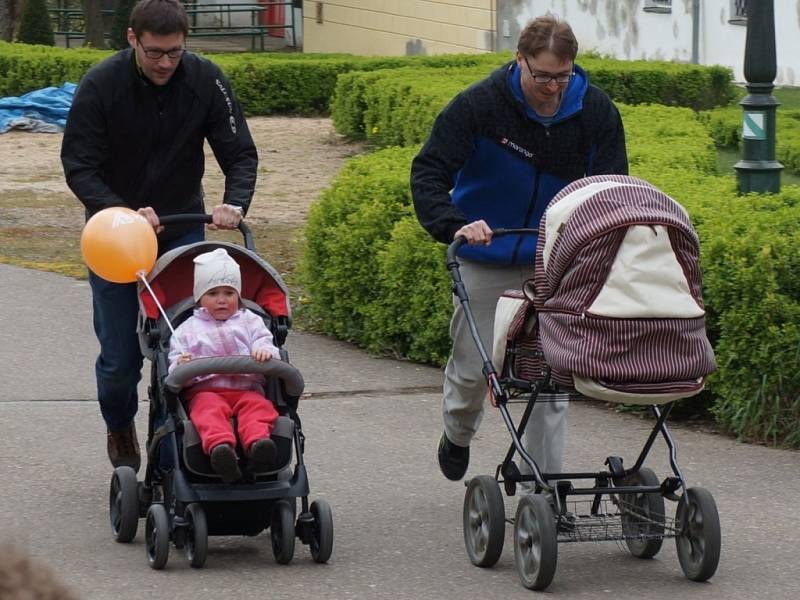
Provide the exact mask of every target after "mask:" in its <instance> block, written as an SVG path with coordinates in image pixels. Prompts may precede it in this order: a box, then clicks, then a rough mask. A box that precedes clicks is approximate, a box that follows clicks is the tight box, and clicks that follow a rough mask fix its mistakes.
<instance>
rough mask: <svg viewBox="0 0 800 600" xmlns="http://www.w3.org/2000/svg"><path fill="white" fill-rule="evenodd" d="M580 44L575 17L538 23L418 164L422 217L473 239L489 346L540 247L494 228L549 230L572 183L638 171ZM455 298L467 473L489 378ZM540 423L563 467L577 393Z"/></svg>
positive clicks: (461, 459) (454, 406)
mask: <svg viewBox="0 0 800 600" xmlns="http://www.w3.org/2000/svg"><path fill="white" fill-rule="evenodd" d="M577 52H578V42H577V40H576V39H575V36H574V34H573V32H572V29H571V28H570V26H569V25H568V24H567V23H565V22H563V21H560V20H558V19H557V18H555V17H553V16H550V15H548V16H544V17H539V18H537V19H535V20H533V21H531V22H530V23H528V25H527V26H526V27H525V29H524V30H523V31H522V34H521V35H520V39H519V42H518V45H517V54H516V60H515V61H514V62H511V63H509V64H508V65H506V66H504V67H502V68H500V69H498V70H496V71H495V72H494V73H492V74H491V75H490V76H489V77H488V78H486V79H485V80H483V81H480V82H478V83H476V84H475V85H473V86H471V87H470V88H468V89H467V90H465V91H463V92H461V93H460V94H458V95H457V96H456V97H455V98H454V99H453V100H452V101H451V102H450V104H449V105H448V106H447V107H446V108H445V109H444V110H443V111H442V112H441V114H439V116H438V117H437V119H436V122H435V123H434V126H433V131H432V132H431V135H430V137H429V138H428V140H427V142H426V143H425V145H424V146H423V148H422V150H421V151H420V153H419V154H418V155H417V156H416V158H415V159H414V162H413V165H412V170H411V190H412V195H413V199H414V208H415V210H416V213H417V217H418V219H419V221H420V223H421V224H422V226H423V227H424V228H425V229H426V230H427V231H428V232H429V233H430V234H431V235H432V236H433V237H434V238H435V239H436V240H438V241H440V242H443V243H446V244H449V243H450V242H452V241H453V240H454V239H455V238H456V237H459V236H463V237H465V238H466V240H467V242H468V245H464V246H462V248H461V250H460V253H459V256H460V258H461V261H460V262H461V275H462V279H463V280H464V283H465V286H466V288H467V292H468V294H469V296H470V306H471V308H472V309H473V312H474V314H475V318H476V322H477V326H478V332H479V334H480V337H481V340H482V341H483V343H484V344H485V345H486V347H487V348H491V344H492V341H493V320H494V311H495V306H496V304H497V299H498V298H499V296H500V295H501V294H502V293H503V291H504V290H506V289H521V287H522V284H523V282H524V281H525V280H526V279H528V278H529V277H531V276H532V274H533V262H534V256H535V250H536V236H535V235H529V236H504V237H498V238H497V239H496V240H493V239H492V230H493V229H496V228H500V227H502V228H516V227H530V228H538V226H539V220H540V219H541V217H542V214H543V213H544V210H545V208H546V207H547V204H548V202H549V201H550V200H551V199H552V198H553V196H555V195H556V194H557V193H558V192H559V191H560V190H561V189H562V188H563V187H564V186H565V185H567V184H568V183H570V182H571V181H574V180H576V179H579V178H581V177H585V176H589V175H599V174H605V173H617V174H627V172H628V160H627V154H626V151H625V136H624V132H623V128H622V121H621V119H620V116H619V112H618V111H617V109H616V107H615V106H614V104H613V103H612V102H611V100H610V99H609V98H608V96H607V95H606V94H605V93H604V92H602V91H601V90H600V89H599V88H597V87H595V86H593V85H590V84H589V78H588V76H587V74H586V72H585V71H583V69H581V68H580V67H579V66H577V65H576V64H575V62H574V61H575V57H576V55H577ZM454 307H455V310H454V313H453V318H452V321H451V323H450V335H451V338H452V340H453V347H452V352H451V355H450V359H449V361H448V363H447V367H446V369H445V382H444V399H443V417H444V433H443V435H442V437H441V440H440V442H439V449H438V459H439V466H440V468H441V470H442V473H443V474H444V475H445V477H447V478H448V479H452V480H459V479H461V478H462V477H463V476H464V474H465V473H466V470H467V467H468V464H469V445H470V441H471V440H472V437H473V436H474V435H475V432H476V431H477V429H478V427H479V425H480V421H481V418H482V415H483V405H484V401H485V399H486V385H485V378H484V375H483V372H482V364H481V359H480V356H479V354H478V352H477V349H476V348H475V345H474V342H473V340H472V337H471V335H470V331H469V328H468V326H467V322H466V319H465V318H464V313H463V310H462V309H461V306H460V302H458V301H457V299H456V301H454ZM490 354H491V352H490ZM529 423H530V424H529V426H528V428H527V431H526V447H527V449H528V451H529V453H531V455H532V457H533V458H534V460H536V462H537V464H538V466H539V468H540V469H541V471H542V472H551V473H552V472H557V471H560V470H561V454H562V450H563V444H564V429H565V424H566V403H565V402H550V403H539V404H537V405H536V408H535V410H534V413H533V415H532V416H531V419H530V421H529Z"/></svg>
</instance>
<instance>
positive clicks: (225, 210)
mask: <svg viewBox="0 0 800 600" xmlns="http://www.w3.org/2000/svg"><path fill="white" fill-rule="evenodd" d="M243 217H244V211H243V210H242V208H241V207H239V206H234V205H233V204H220V205H219V206H215V207H214V208H213V209H212V210H211V221H212V224H211V225H209V228H210V229H236V228H237V227H239V223H240V222H241V220H242V218H243Z"/></svg>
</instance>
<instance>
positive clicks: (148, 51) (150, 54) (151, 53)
mask: <svg viewBox="0 0 800 600" xmlns="http://www.w3.org/2000/svg"><path fill="white" fill-rule="evenodd" d="M184 52H185V50H184V49H183V48H176V49H174V50H167V51H166V52H165V51H164V50H158V49H156V48H145V51H144V55H145V56H146V57H147V58H151V59H153V60H159V59H160V58H161V57H162V56H164V55H165V54H166V55H167V56H169V57H170V58H171V59H173V60H174V59H176V58H180V57H181V56H183V53H184Z"/></svg>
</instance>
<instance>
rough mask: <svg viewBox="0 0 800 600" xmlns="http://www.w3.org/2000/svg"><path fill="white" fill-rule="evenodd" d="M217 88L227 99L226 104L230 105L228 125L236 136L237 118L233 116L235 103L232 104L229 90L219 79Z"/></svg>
mask: <svg viewBox="0 0 800 600" xmlns="http://www.w3.org/2000/svg"><path fill="white" fill-rule="evenodd" d="M216 83H217V87H218V88H219V91H220V92H222V95H223V96H224V97H225V104H227V105H228V123H230V126H231V133H233V134H234V135H235V134H236V118H235V117H234V116H233V102H231V97H230V96H229V95H228V90H226V89H225V86H224V85H222V82H221V81H220V80H219V79H217V80H216Z"/></svg>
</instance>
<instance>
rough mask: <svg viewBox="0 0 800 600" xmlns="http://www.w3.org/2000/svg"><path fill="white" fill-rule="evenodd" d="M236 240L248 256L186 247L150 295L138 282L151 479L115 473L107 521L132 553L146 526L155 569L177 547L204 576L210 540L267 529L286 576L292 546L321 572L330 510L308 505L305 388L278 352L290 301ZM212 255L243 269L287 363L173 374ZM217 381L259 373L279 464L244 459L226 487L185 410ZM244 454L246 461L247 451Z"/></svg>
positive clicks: (170, 258)
mask: <svg viewBox="0 0 800 600" xmlns="http://www.w3.org/2000/svg"><path fill="white" fill-rule="evenodd" d="M160 220H161V223H162V224H163V225H165V226H169V225H170V224H175V223H187V222H195V223H196V222H202V223H211V216H210V215H172V216H167V217H162V218H161V219H160ZM239 229H240V231H241V233H242V235H243V238H244V247H242V246H238V245H236V244H231V243H227V242H199V243H196V244H191V245H188V246H182V247H179V248H176V249H174V250H172V251H170V252H167V253H165V254H164V255H163V256H161V257H160V258H159V259H158V260H157V261H156V263H155V266H154V267H153V269H152V271H151V272H150V273H149V274H148V276H147V283H146V285H145V284H144V283H143V282H141V281H140V282H139V287H138V295H139V309H140V310H139V325H138V331H139V340H140V345H141V349H142V353H143V354H144V355H145V356H146V357H147V358H149V359H150V361H151V365H152V367H151V378H150V385H149V388H148V396H149V400H150V410H149V417H148V432H147V445H146V451H147V467H146V470H145V475H144V481H142V482H138V481H137V478H136V473H135V472H134V470H133V469H132V468H130V467H125V466H123V467H118V468H116V469H115V470H114V474H113V476H112V478H111V486H110V491H109V515H110V520H111V529H112V533H113V536H114V539H115V540H116V541H118V542H130V541H131V540H132V539H133V538H134V537H135V535H136V530H137V526H138V521H139V519H140V518H142V517H144V518H145V519H146V521H145V549H146V552H147V560H148V563H149V565H150V566H151V567H152V568H153V569H161V568H163V567H164V565H165V564H166V562H167V559H168V556H169V548H170V542H171V543H172V544H174V546H175V547H176V548H178V549H182V550H184V551H185V554H186V556H187V558H188V560H189V563H190V564H191V566H192V567H196V568H199V567H202V566H203V565H204V564H205V562H206V557H207V550H208V536H210V535H247V536H255V535H257V534H259V533H260V532H261V531H263V530H265V529H269V530H270V537H271V541H272V550H273V553H274V555H275V560H276V561H277V562H278V563H280V564H288V563H289V562H290V561H291V560H292V557H293V556H294V549H295V538H299V539H300V541H301V542H302V543H303V544H307V545H309V546H310V549H311V555H312V557H313V559H314V561H316V562H320V563H324V562H326V561H327V560H328V559H329V558H330V555H331V552H332V548H333V518H332V514H331V509H330V506H329V505H328V503H327V502H326V501H325V500H322V499H317V500H315V501H314V502H312V503H311V504H310V505H309V501H308V495H309V484H308V476H307V473H306V467H305V464H304V463H303V451H304V446H305V437H304V435H303V431H302V427H301V423H300V418H299V416H298V413H297V408H298V400H299V398H300V395H301V393H302V391H303V378H302V376H301V375H300V373H299V371H297V369H295V368H294V367H293V366H291V365H290V364H289V362H288V353H287V351H286V349H285V348H284V347H283V345H284V342H285V341H286V336H287V334H288V330H289V327H290V325H291V312H290V307H289V301H288V291H287V288H286V286H285V284H284V282H283V281H282V279H281V277H280V275H279V274H278V273H277V272H276V271H275V270H274V269H273V268H272V267H271V266H270V265H269V264H267V263H266V262H265V261H264V260H262V259H261V258H260V257H259V256H258V255H257V254H255V247H254V243H253V237H252V234H251V232H250V229H249V228H248V227H247V226H246V225H245V224H244V223H241V224H240V225H239ZM216 248H224V249H225V250H226V251H227V252H228V254H229V255H230V256H231V257H232V258H233V259H234V260H236V262H237V263H239V266H240V269H241V273H242V294H241V297H242V302H243V303H244V305H245V307H246V308H247V309H248V310H251V311H253V312H255V313H256V314H258V315H260V316H261V317H262V318H263V319H264V322H265V324H266V325H267V327H268V328H269V329H270V331H271V332H272V334H273V338H274V339H273V341H274V343H275V345H276V346H277V347H278V348H279V349H280V353H281V360H274V359H273V360H270V361H267V362H266V363H259V362H257V361H255V360H253V359H252V358H250V357H248V356H234V357H218V358H200V359H195V360H192V361H190V362H189V363H186V364H184V365H180V366H178V367H177V368H175V369H174V370H173V372H172V373H169V374H168V366H169V364H168V354H169V341H170V335H171V333H172V331H173V328H174V327H177V326H178V325H179V324H180V323H182V322H183V321H184V320H185V319H186V318H188V317H189V316H191V314H192V310H193V308H194V301H193V299H192V287H193V267H194V265H193V258H194V257H195V256H197V255H198V254H201V253H204V252H209V251H211V250H214V249H216ZM212 373H261V374H263V375H264V376H265V377H266V385H265V392H266V397H267V398H269V399H270V400H271V401H272V402H273V403H274V404H275V406H276V409H277V411H278V413H279V417H278V420H277V422H276V423H275V427H274V429H273V431H272V433H271V437H272V439H273V441H275V444H276V446H277V458H276V461H275V462H276V464H275V467H274V468H273V469H271V470H270V471H268V472H255V471H254V470H253V469H252V468H250V467H249V465H248V464H247V463H246V460H245V459H241V460H240V468H241V471H242V473H243V477H242V479H241V480H240V481H238V482H236V483H233V484H225V483H223V482H222V481H221V478H220V477H219V476H218V475H217V474H216V473H215V472H214V471H213V470H212V468H211V463H210V459H209V457H208V456H207V455H206V454H205V453H204V452H203V451H202V447H201V444H200V438H199V436H198V434H197V431H196V430H195V428H194V426H193V425H192V422H191V420H190V419H189V417H188V415H187V412H186V410H185V408H184V405H183V403H182V398H181V390H182V388H183V387H184V385H185V384H186V383H187V382H189V381H191V380H192V379H193V378H195V377H197V376H199V375H205V374H212ZM235 430H236V428H235V427H234V431H235ZM237 454H238V455H239V456H244V453H243V452H242V451H241V447H240V448H239V451H237ZM293 459H294V461H293ZM298 498H300V506H301V508H300V514H299V516H297V514H296V512H297V499H298Z"/></svg>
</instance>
